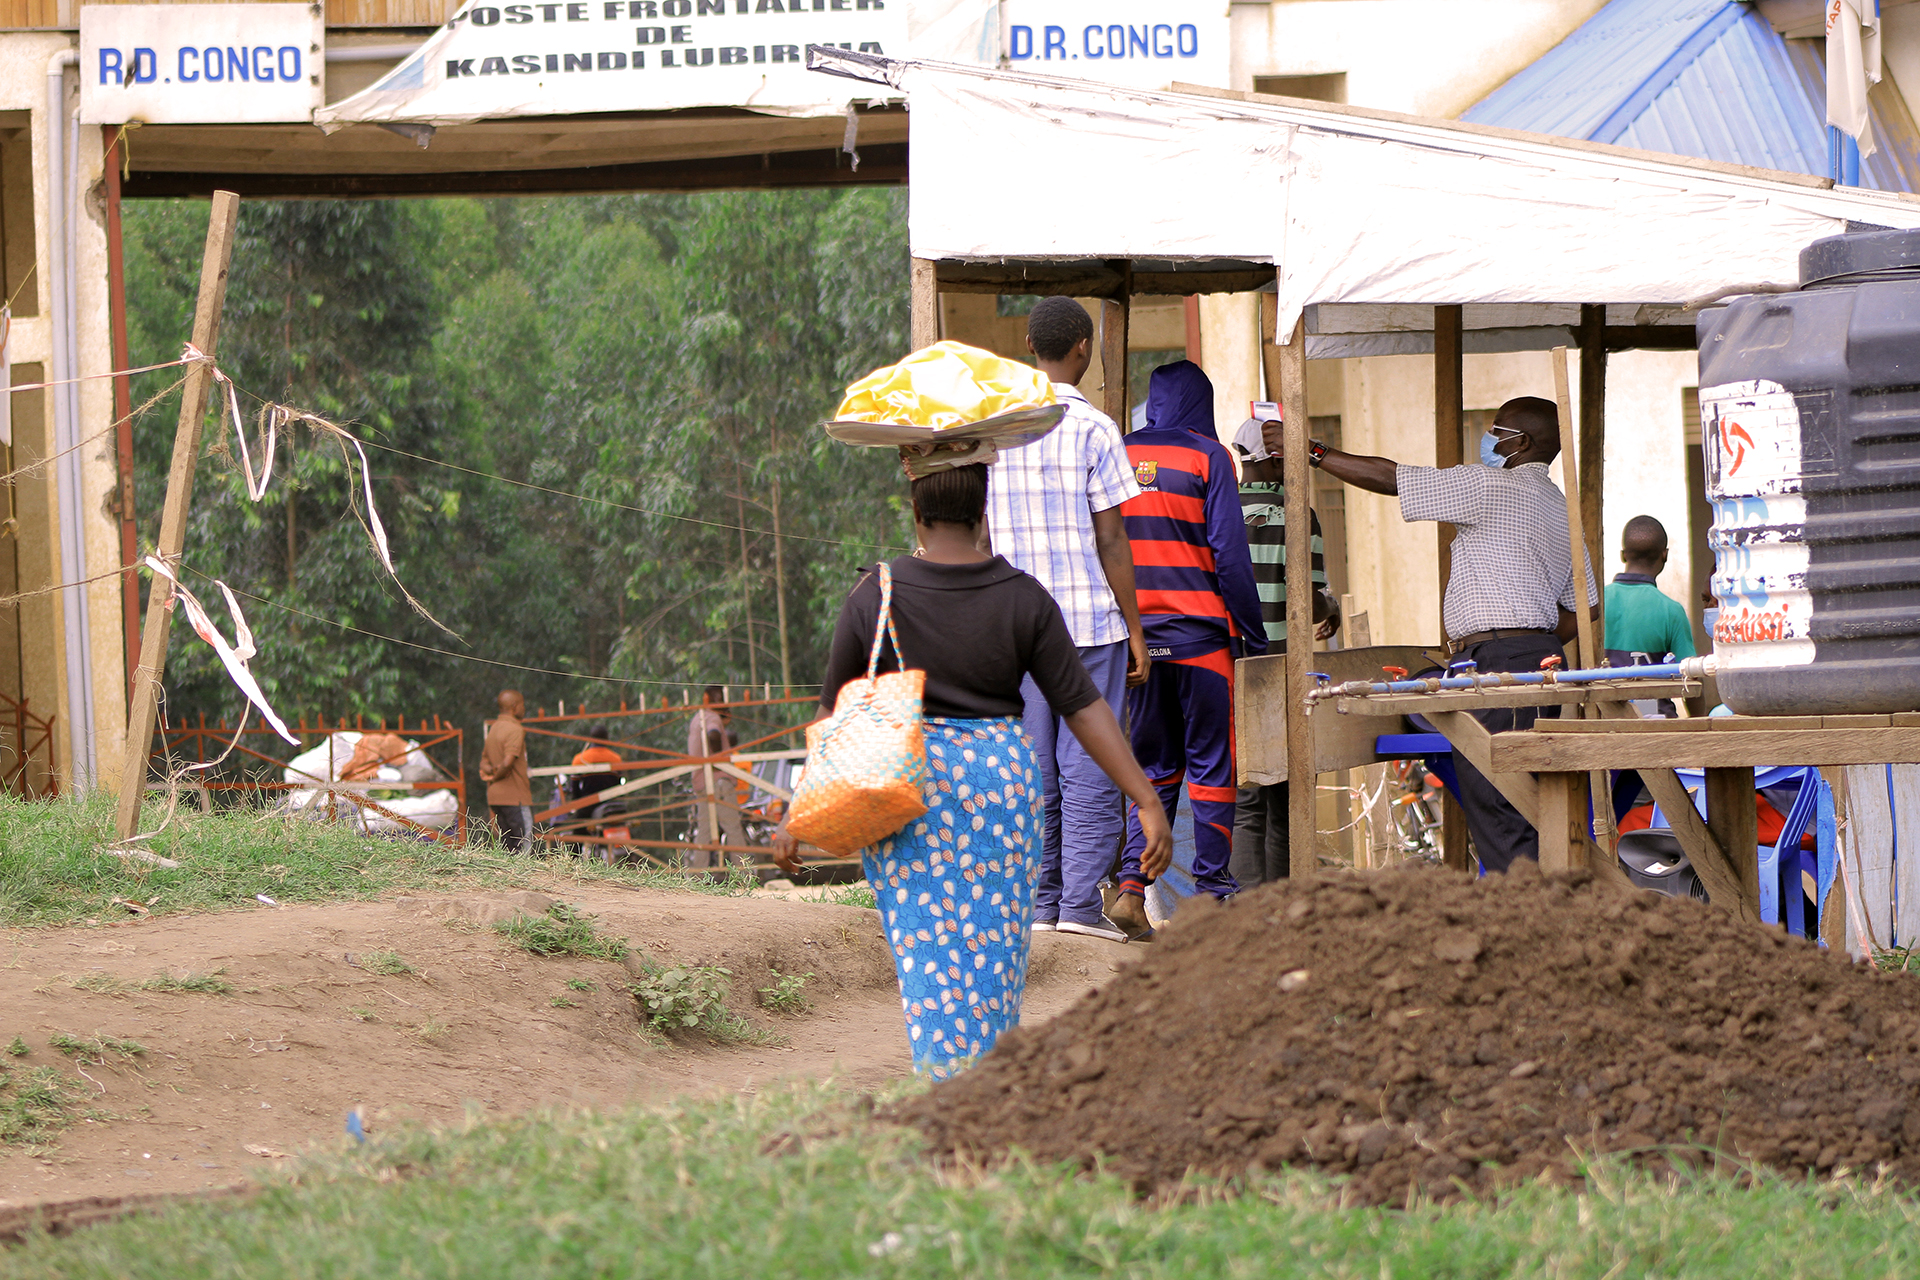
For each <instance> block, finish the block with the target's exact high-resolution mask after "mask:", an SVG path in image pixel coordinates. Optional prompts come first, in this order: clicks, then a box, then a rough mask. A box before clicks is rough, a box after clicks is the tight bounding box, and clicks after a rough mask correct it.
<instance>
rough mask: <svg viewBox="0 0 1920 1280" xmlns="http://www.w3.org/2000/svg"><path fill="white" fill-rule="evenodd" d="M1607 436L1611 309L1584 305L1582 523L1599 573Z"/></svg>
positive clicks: (1581, 328) (1588, 549) (1581, 420)
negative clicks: (1608, 330)
mask: <svg viewBox="0 0 1920 1280" xmlns="http://www.w3.org/2000/svg"><path fill="white" fill-rule="evenodd" d="M1561 421H1562V422H1563V423H1564V422H1565V421H1566V420H1565V419H1564V418H1563V419H1561ZM1562 429H1563V430H1564V429H1565V428H1564V427H1563V428H1562ZM1606 435H1607V308H1606V306H1605V305H1604V304H1601V305H1596V304H1593V303H1588V304H1587V305H1585V306H1583V307H1581V308H1580V523H1581V524H1582V525H1583V526H1584V527H1585V529H1586V535H1587V554H1588V555H1590V556H1592V557H1593V571H1594V573H1595V574H1598V573H1599V572H1600V566H1601V565H1603V564H1605V563H1606V559H1605V558H1604V556H1603V555H1602V552H1603V551H1604V549H1605V548H1604V546H1603V543H1604V541H1605V539H1606V536H1607V533H1606V526H1605V525H1604V524H1602V523H1601V517H1602V516H1603V515H1604V514H1605V510H1604V508H1603V505H1602V504H1603V496H1604V495H1603V488H1604V486H1605V483H1606V478H1607V456H1606V452H1605V448H1606ZM1568 484H1569V485H1571V484H1572V481H1571V480H1569V481H1568ZM1602 634H1603V635H1604V634H1605V633H1604V631H1603V632H1602Z"/></svg>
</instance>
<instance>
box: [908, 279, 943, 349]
mask: <svg viewBox="0 0 1920 1280" xmlns="http://www.w3.org/2000/svg"><path fill="white" fill-rule="evenodd" d="M911 272H912V274H911V284H912V290H913V296H912V300H911V301H910V302H909V304H908V306H909V308H910V310H909V313H908V314H909V326H910V329H911V333H912V337H911V341H912V343H913V349H914V350H915V351H920V350H923V349H925V348H927V347H930V346H932V345H933V344H934V343H936V342H938V341H940V284H939V279H938V276H937V274H936V272H935V267H934V262H933V259H931V258H915V259H914V260H913V265H912V268H911Z"/></svg>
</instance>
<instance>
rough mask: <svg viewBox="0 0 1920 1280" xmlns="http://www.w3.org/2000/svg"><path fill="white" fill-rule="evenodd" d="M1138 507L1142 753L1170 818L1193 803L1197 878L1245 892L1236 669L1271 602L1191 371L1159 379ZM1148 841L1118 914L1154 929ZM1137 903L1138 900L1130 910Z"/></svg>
mask: <svg viewBox="0 0 1920 1280" xmlns="http://www.w3.org/2000/svg"><path fill="white" fill-rule="evenodd" d="M1126 444H1127V457H1128V458H1129V459H1130V460H1131V461H1132V462H1133V473H1134V479H1135V480H1136V481H1137V482H1138V483H1139V485H1140V490H1141V492H1140V496H1139V497H1137V498H1133V499H1130V500H1129V501H1128V502H1127V504H1126V505H1125V506H1123V507H1122V508H1121V515H1122V516H1123V517H1124V518H1125V520H1126V525H1127V536H1128V537H1129V538H1131V539H1132V540H1133V562H1134V565H1135V573H1136V575H1137V576H1138V578H1139V582H1140V617H1141V621H1142V623H1143V625H1144V626H1145V629H1146V633H1147V654H1148V656H1149V657H1151V658H1152V659H1153V669H1152V670H1151V671H1150V672H1149V673H1148V676H1147V681H1146V683H1145V684H1143V685H1142V686H1140V687H1139V688H1138V689H1134V690H1132V691H1131V692H1130V693H1129V694H1128V695H1127V706H1128V713H1129V715H1130V717H1131V719H1132V739H1133V753H1134V755H1135V756H1136V757H1138V758H1139V761H1140V766H1141V767H1142V768H1143V769H1145V770H1146V771H1147V777H1149V778H1151V779H1152V780H1153V783H1154V786H1155V787H1156V788H1158V790H1159V793H1160V801H1161V803H1162V804H1163V805H1164V806H1166V809H1167V812H1168V813H1169V814H1171V813H1172V812H1173V809H1174V806H1175V805H1176V804H1177V803H1178V801H1179V797H1180V784H1181V783H1182V782H1185V783H1186V786H1187V795H1188V797H1189V798H1190V799H1191V800H1192V802H1193V844H1194V853H1193V879H1194V884H1195V886H1196V887H1197V888H1198V890H1199V891H1200V892H1201V893H1209V894H1212V895H1213V896H1214V897H1216V898H1225V897H1228V896H1230V895H1232V894H1234V893H1236V892H1238V891H1239V886H1238V885H1237V884H1236V883H1235V882H1234V879H1233V875H1232V873H1231V872H1230V871H1229V870H1228V869H1227V862H1228V858H1229V855H1230V851H1231V849H1232V844H1233V811H1234V803H1235V801H1236V800H1237V799H1238V793H1239V789H1238V787H1237V785H1236V784H1237V781H1238V779H1237V778H1236V777H1235V776H1234V763H1233V660H1234V659H1235V658H1237V657H1242V656H1246V655H1251V654H1259V653H1265V652H1266V651H1267V633H1266V627H1265V625H1264V624H1263V623H1262V622H1261V620H1260V593H1259V591H1258V589H1257V588H1256V586H1255V584H1254V577H1253V563H1252V561H1251V560H1250V559H1249V557H1248V554H1247V526H1246V521H1245V519H1244V518H1243V517H1242V515H1241V512H1240V486H1239V481H1238V479H1237V477H1236V476H1235V475H1234V470H1233V460H1232V458H1231V457H1230V456H1229V455H1228V453H1227V450H1226V447H1225V446H1224V445H1222V444H1221V443H1220V440H1219V437H1218V436H1217V435H1216V434H1215V432H1214V425H1213V384H1212V383H1211V382H1210V381H1208V379H1207V375H1206V374H1205V373H1202V372H1201V370H1200V366H1199V365H1197V364H1194V363H1193V362H1192V361H1190V360H1181V361H1178V362H1176V363H1174V364H1169V365H1163V366H1162V367H1160V368H1158V369H1155V370H1154V371H1153V381H1152V382H1151V383H1150V384H1149V387H1148V391H1147V425H1146V428H1145V429H1144V430H1141V431H1136V432H1134V433H1133V434H1132V435H1129V436H1128V437H1126ZM1141 840H1142V835H1141V830H1140V826H1139V823H1138V821H1137V818H1135V817H1132V816H1130V818H1129V822H1128V826H1127V845H1126V851H1125V853H1124V854H1123V855H1122V858H1121V865H1120V886H1119V887H1120V895H1119V898H1118V899H1116V901H1115V903H1114V911H1115V912H1116V918H1119V914H1120V913H1126V914H1128V915H1129V916H1131V914H1132V913H1135V912H1137V913H1138V915H1139V916H1140V917H1141V919H1142V921H1143V922H1144V918H1145V915H1146V911H1145V902H1144V899H1145V895H1146V886H1147V878H1146V876H1145V875H1143V874H1142V869H1141V866H1140V862H1139V850H1140V847H1141ZM1128 898H1132V899H1134V900H1135V901H1133V902H1126V901H1124V900H1125V899H1128Z"/></svg>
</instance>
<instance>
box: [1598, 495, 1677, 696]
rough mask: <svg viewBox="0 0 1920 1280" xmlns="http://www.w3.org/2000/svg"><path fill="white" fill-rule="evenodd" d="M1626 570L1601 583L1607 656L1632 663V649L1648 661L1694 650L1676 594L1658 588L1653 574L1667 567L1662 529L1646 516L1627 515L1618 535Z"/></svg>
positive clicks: (1615, 662) (1614, 661)
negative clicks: (1604, 595)
mask: <svg viewBox="0 0 1920 1280" xmlns="http://www.w3.org/2000/svg"><path fill="white" fill-rule="evenodd" d="M1620 558H1621V559H1622V560H1623V561H1625V562H1626V566H1627V568H1626V572H1625V573H1618V574H1615V575H1614V578H1613V581H1612V582H1610V583H1608V584H1607V605H1606V611H1607V660H1608V661H1609V662H1610V663H1612V664H1613V665H1614V666H1616V667H1625V666H1632V665H1633V662H1634V655H1635V654H1645V655H1646V660H1647V661H1650V662H1656V663H1657V662H1665V661H1666V660H1667V655H1668V654H1672V655H1673V657H1674V658H1675V659H1680V658H1691V657H1693V656H1694V652H1695V650H1694V647H1693V622H1692V620H1691V619H1690V618H1688V617H1687V611H1686V609H1684V608H1683V607H1681V605H1680V603H1679V602H1678V601H1676V600H1672V599H1669V598H1668V597H1666V596H1664V595H1662V594H1661V593H1660V588H1659V587H1657V586H1655V585H1654V579H1655V578H1657V577H1659V576H1660V571H1661V570H1662V569H1664V568H1666V567H1667V531H1666V529H1665V527H1664V526H1662V525H1661V523H1660V522H1659V521H1658V520H1655V519H1654V518H1653V517H1652V516H1635V517H1634V518H1633V519H1631V520H1629V521H1627V527H1626V529H1625V530H1624V531H1623V532H1622V533H1621V536H1620Z"/></svg>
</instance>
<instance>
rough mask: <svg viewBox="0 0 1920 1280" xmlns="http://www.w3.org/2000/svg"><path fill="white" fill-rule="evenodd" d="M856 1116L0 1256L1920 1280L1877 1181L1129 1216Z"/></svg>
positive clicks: (1049, 1176) (699, 1109)
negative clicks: (960, 1164)
mask: <svg viewBox="0 0 1920 1280" xmlns="http://www.w3.org/2000/svg"><path fill="white" fill-rule="evenodd" d="M859 1101H860V1100H858V1099H853V1098H850V1097H848V1096H847V1095H844V1094H834V1093H827V1092H818V1091H812V1090H808V1091H802V1092H783V1091H779V1090H764V1091H762V1092H761V1093H760V1094H758V1095H756V1096H754V1097H751V1098H739V1097H735V1098H728V1099H723V1100H719V1101H710V1102H703V1103H689V1104H685V1105H682V1106H679V1107H676V1108H673V1109H670V1110H666V1111H661V1112H651V1111H642V1110H625V1111H617V1112H611V1113H598V1114H596V1113H588V1112H578V1111H574V1112H565V1113H557V1114H546V1115H538V1116H529V1117H526V1118H524V1119H520V1120H513V1121H507V1122H502V1123H492V1124H488V1123H473V1124H471V1125H469V1127H466V1128H464V1129H460V1130H450V1131H439V1132H427V1131H406V1130H401V1131H395V1132H391V1133H384V1134H380V1135H377V1136H375V1137H374V1138H373V1139H372V1140H371V1141H369V1142H368V1143H367V1145H366V1146H364V1147H359V1148H356V1149H353V1150H351V1151H347V1152H344V1153H335V1154H329V1155H323V1156H320V1157H317V1158H313V1159H311V1160H308V1161H302V1162H299V1163H296V1164H295V1165H294V1166H293V1167H292V1168H291V1169H290V1170H288V1171H287V1172H284V1173H277V1172H267V1173H265V1174H263V1175H261V1176H263V1177H265V1178H267V1179H268V1180H269V1185H268V1187H267V1189H266V1190H265V1191H264V1192H263V1193H262V1194H261V1195H260V1196H259V1197H258V1198H256V1199H254V1200H253V1201H251V1202H249V1203H246V1204H239V1205H233V1204H228V1205H219V1204H215V1205H187V1206H181V1207H178V1208H175V1209H172V1210H170V1211H168V1212H165V1213H163V1214H159V1215H157V1216H154V1217H134V1218H126V1219H122V1220H120V1221H117V1222H114V1223H110V1224H107V1225H105V1226H100V1227H95V1228H90V1229H87V1230H83V1231H81V1232H79V1233H77V1234H75V1235H72V1236H68V1237H64V1238H57V1239H56V1238H52V1237H46V1236H39V1237H35V1238H33V1239H31V1240H30V1241H29V1242H28V1243H27V1244H25V1245H24V1246H22V1247H20V1248H17V1249H13V1250H9V1251H8V1253H7V1255H6V1263H7V1273H8V1275H9V1276H14V1277H49V1278H51V1277H60V1278H61V1280H91V1278H93V1277H100V1278H102V1280H105V1278H106V1277H115V1278H116V1280H117V1278H119V1277H127V1278H129V1280H158V1278H160V1277H167V1278H169V1280H172V1278H182V1280H184V1278H185V1277H190V1276H191V1277H199V1276H205V1277H209V1278H210V1280H229V1278H233V1280H238V1278H240V1277H246V1278H247V1280H283V1278H284V1280H319V1278H320V1277H345V1276H356V1277H357V1276H385V1275H406V1276H409V1277H416V1278H418V1280H441V1278H449V1280H450V1278H452V1277H470V1276H502V1275H511V1276H514V1277H516V1278H517V1280H589V1278H590V1277H600V1276H621V1277H628V1276H633V1277H642V1276H644V1277H676V1278H677V1277H700V1278H701V1280H733V1278H736V1277H737V1278H739V1280H770V1278H772V1277H821V1278H826V1277H840V1276H877V1277H896V1276H897V1277H914V1278H915V1280H919V1278H920V1277H932V1278H936V1280H938V1278H944V1277H967V1278H969V1280H971V1278H973V1277H1036V1278H1038V1277H1054V1276H1113V1277H1133V1278H1137V1280H1159V1278H1160V1277H1167V1278H1169V1280H1171V1278H1173V1277H1212V1276H1220V1277H1235V1276H1246V1277H1262V1276H1276V1277H1296V1276H1299V1277H1340V1278H1347V1277H1351V1278H1353V1280H1379V1278H1380V1277H1390V1278H1394V1280H1468V1278H1474V1280H1478V1278H1480V1277H1509V1276H1519V1277H1532V1276H1552V1277H1564V1278H1567V1280H1576V1278H1589V1277H1590V1278H1592V1280H1600V1278H1601V1277H1635V1278H1637V1277H1640V1276H1647V1275H1655V1276H1662V1277H1673V1276H1711V1277H1729V1278H1736V1280H1774V1278H1775V1277H1796V1278H1798V1277H1805V1278H1808V1280H1822V1278H1824V1277H1835V1278H1836V1280H1837V1278H1839V1277H1849V1278H1850V1277H1906V1276H1911V1275H1915V1274H1920V1232H1916V1231H1915V1229H1914V1228H1915V1226H1916V1220H1920V1208H1917V1207H1916V1204H1915V1202H1914V1200H1913V1199H1912V1197H1910V1196H1908V1195H1906V1194H1902V1193H1898V1192H1895V1191H1893V1190H1891V1189H1889V1188H1887V1187H1884V1186H1879V1185H1875V1184H1873V1183H1871V1182H1850V1183H1843V1184H1839V1185H1835V1186H1830V1187H1824V1188H1815V1187H1807V1186H1803V1185H1799V1184H1796V1183H1794V1182H1792V1181H1790V1180H1787V1179H1784V1178H1779V1177H1774V1176H1765V1177H1762V1178H1760V1179H1759V1180H1758V1181H1757V1182H1756V1183H1755V1184H1754V1185H1752V1186H1741V1185H1737V1184H1736V1183H1734V1182H1733V1181H1731V1180H1728V1179H1723V1178H1714V1177H1707V1176H1703V1177H1699V1178H1694V1179H1673V1178H1664V1177H1662V1178H1656V1177H1652V1176H1649V1175H1643V1174H1636V1173H1632V1172H1629V1171H1627V1170H1625V1169H1623V1168H1622V1167H1620V1166H1617V1165H1611V1164H1608V1165H1602V1166H1599V1167H1597V1168H1596V1170H1595V1177H1594V1180H1593V1183H1592V1189H1591V1190H1590V1191H1589V1193H1587V1194H1584V1195H1573V1194H1569V1193H1565V1192H1559V1191H1554V1190H1550V1189H1546V1188H1542V1187H1525V1188H1522V1189H1520V1190H1518V1191H1516V1192H1515V1193H1513V1194H1512V1195H1511V1196H1509V1197H1508V1198H1507V1199H1505V1200H1504V1201H1502V1202H1500V1203H1498V1204H1467V1205H1456V1206H1450V1207H1446V1208H1436V1207H1433V1206H1430V1205H1419V1206H1415V1207H1414V1208H1413V1209H1412V1210H1411V1211H1399V1210H1377V1209H1348V1208H1342V1207H1340V1204H1339V1200H1338V1190H1337V1187H1333V1186H1330V1185H1329V1184H1328V1183H1327V1182H1326V1181H1324V1180H1322V1179H1319V1178H1315V1177H1311V1176H1307V1175H1287V1176H1280V1177H1275V1178H1271V1179H1264V1180H1261V1181H1259V1182H1256V1183H1254V1184H1252V1185H1251V1186H1249V1187H1248V1188H1247V1193H1246V1194H1245V1195H1243V1196H1240V1197H1237V1198H1233V1197H1224V1196H1221V1195H1218V1194H1216V1193H1214V1192H1213V1191H1212V1190H1211V1189H1210V1188H1209V1187H1207V1186H1205V1185H1203V1184H1195V1185H1194V1186H1193V1187H1191V1188H1190V1189H1189V1193H1188V1194H1186V1195H1184V1196H1182V1197H1179V1198H1177V1199H1176V1200H1175V1201H1174V1202H1172V1203H1169V1204H1166V1205H1162V1206H1154V1205H1148V1204H1143V1203H1141V1202H1139V1201H1138V1200H1136V1199H1134V1197H1133V1196H1131V1195H1130V1194H1129V1193H1128V1191H1127V1189H1126V1188H1125V1187H1124V1186H1122V1185H1121V1184H1120V1183H1119V1182H1117V1181H1115V1180H1113V1179H1111V1178H1081V1177H1074V1176H1070V1175H1068V1174H1066V1173H1064V1172H1062V1171H1061V1170H1058V1169H1054V1168H1045V1167H1035V1166H1033V1165H1031V1164H1028V1163H1024V1162H1018V1161H1016V1162H1012V1163H1009V1164H1007V1165H1005V1166H1004V1167H999V1168H995V1169H992V1170H987V1171H975V1172H971V1173H959V1174H956V1173H947V1174H943V1173H941V1172H939V1171H937V1170H935V1169H933V1168H931V1167H929V1166H928V1165H926V1164H924V1163H922V1162H921V1161H920V1160H919V1159H917V1158H916V1155H915V1146H914V1141H913V1139H912V1138H911V1136H910V1135H907V1134H904V1133H902V1132H900V1131H898V1130H894V1129H891V1128H888V1127H885V1126H883V1125H879V1124H877V1123H875V1122H874V1121H873V1120H872V1119H871V1118H869V1116H868V1115H867V1114H866V1110H865V1109H864V1108H862V1107H861V1106H860V1105H858V1103H859Z"/></svg>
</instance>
